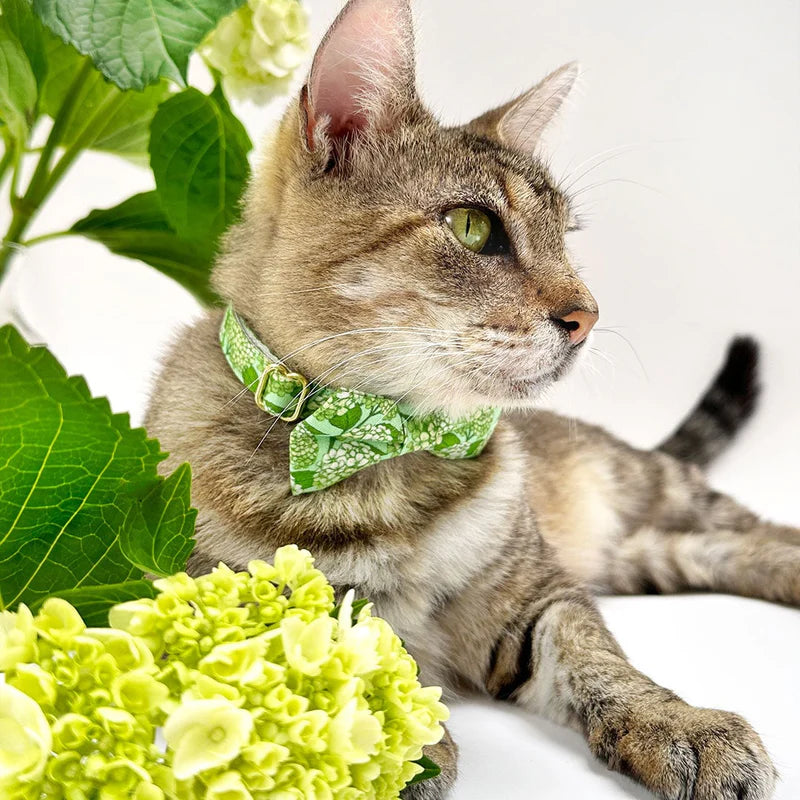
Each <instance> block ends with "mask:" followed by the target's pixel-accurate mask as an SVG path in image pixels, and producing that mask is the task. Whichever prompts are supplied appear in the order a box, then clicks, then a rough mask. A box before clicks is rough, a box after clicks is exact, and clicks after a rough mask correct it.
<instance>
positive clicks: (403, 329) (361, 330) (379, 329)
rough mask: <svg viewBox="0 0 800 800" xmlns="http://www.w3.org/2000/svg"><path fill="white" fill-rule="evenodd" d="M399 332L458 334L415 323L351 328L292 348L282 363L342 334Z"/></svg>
mask: <svg viewBox="0 0 800 800" xmlns="http://www.w3.org/2000/svg"><path fill="white" fill-rule="evenodd" d="M398 332H402V333H420V334H423V333H436V334H439V335H441V334H447V333H450V334H457V331H449V330H444V329H442V328H426V327H420V326H413V325H411V326H403V325H387V326H381V327H375V328H354V329H352V330H349V331H342V332H340V333H331V334H328V335H326V336H321V337H320V338H319V339H315V340H314V341H313V342H308V343H307V344H304V345H303V346H302V347H298V348H297V349H296V350H292V352H290V353H287V354H286V355H285V356H284V357H283V358H281V360H280V363H281V364H284V365H285V364H286V362H287V361H288V359H290V358H292V357H294V356H296V355H297V354H298V353H302V352H303V351H305V350H308V349H309V348H311V347H317V346H318V345H320V344H323V343H325V342H329V341H331V340H333V339H338V338H340V337H342V336H354V335H355V334H359V333H387V334H389V333H398Z"/></svg>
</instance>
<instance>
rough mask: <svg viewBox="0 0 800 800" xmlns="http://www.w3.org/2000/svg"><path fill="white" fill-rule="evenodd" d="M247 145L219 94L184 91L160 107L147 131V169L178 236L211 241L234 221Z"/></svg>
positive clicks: (249, 145) (245, 173)
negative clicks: (151, 174)
mask: <svg viewBox="0 0 800 800" xmlns="http://www.w3.org/2000/svg"><path fill="white" fill-rule="evenodd" d="M251 148H252V143H251V141H250V138H249V137H248V135H247V132H246V131H245V129H244V127H243V126H242V124H241V122H239V120H238V119H237V118H236V117H235V116H234V115H233V114H232V113H231V110H230V108H229V107H228V104H227V102H226V101H225V97H224V96H223V94H222V91H221V90H220V89H219V88H217V89H216V90H215V91H214V92H213V93H212V94H211V95H210V96H209V95H204V94H203V93H202V92H199V91H197V89H186V90H185V91H183V92H180V93H179V94H176V95H174V96H173V97H170V98H169V100H167V101H166V102H164V103H162V104H161V106H159V109H158V111H157V112H156V115H155V117H154V118H153V122H152V124H151V126H150V166H151V167H152V169H153V175H154V176H155V179H156V188H157V190H158V194H159V198H160V200H161V206H162V208H163V209H164V213H165V214H166V216H167V219H168V220H169V221H170V223H171V225H172V227H173V228H174V229H175V230H176V231H177V232H178V234H179V235H180V236H181V237H182V238H184V239H188V240H192V241H203V240H210V241H216V239H217V237H218V236H219V235H220V234H221V233H222V231H224V230H225V229H226V228H227V227H228V226H229V225H230V224H231V223H232V222H234V221H235V220H236V219H237V217H238V212H239V201H240V199H241V196H242V192H243V191H244V187H245V184H246V183H247V178H248V176H249V174H250V166H249V164H248V161H247V154H248V152H249V151H250V149H251Z"/></svg>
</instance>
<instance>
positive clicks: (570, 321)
mask: <svg viewBox="0 0 800 800" xmlns="http://www.w3.org/2000/svg"><path fill="white" fill-rule="evenodd" d="M599 318H600V316H599V314H597V313H596V312H594V311H570V313H569V314H565V315H564V316H563V317H554V318H553V322H555V323H556V325H558V326H559V327H560V328H563V329H564V330H565V331H567V333H569V340H570V342H572V344H576V345H577V344H580V343H581V342H582V341H584V340H585V339H586V337H587V336H588V335H589V331H591V330H592V328H594V326H595V323H596V322H597V320H598V319H599Z"/></svg>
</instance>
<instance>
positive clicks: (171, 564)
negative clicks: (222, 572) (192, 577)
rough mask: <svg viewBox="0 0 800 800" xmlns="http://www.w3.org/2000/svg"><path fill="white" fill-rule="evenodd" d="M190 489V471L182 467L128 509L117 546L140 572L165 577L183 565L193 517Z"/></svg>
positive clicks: (190, 543) (191, 541)
mask: <svg viewBox="0 0 800 800" xmlns="http://www.w3.org/2000/svg"><path fill="white" fill-rule="evenodd" d="M191 487H192V471H191V469H190V468H189V465H188V464H183V465H181V466H180V467H178V469H176V470H175V472H173V473H172V475H170V476H169V477H168V478H167V479H166V480H164V481H159V482H158V483H157V484H156V485H155V486H153V487H152V488H150V489H149V490H148V491H147V492H146V493H145V494H144V496H143V497H142V498H141V499H140V500H138V501H137V502H135V503H134V504H133V505H132V506H131V509H130V511H129V512H128V516H127V518H126V520H125V525H124V526H123V528H122V531H121V537H120V546H121V547H122V552H123V553H124V554H125V557H126V558H127V559H128V561H130V562H131V563H132V564H135V565H136V566H137V567H139V569H141V570H142V571H144V572H149V573H152V574H153V575H160V576H162V577H166V576H167V575H172V574H173V573H175V572H180V571H181V570H182V569H183V568H184V567H185V566H186V561H187V559H188V558H189V555H190V554H191V552H192V548H193V547H194V539H193V538H192V537H193V534H194V521H195V518H196V517H197V509H195V508H192V506H191V503H190V502H189V496H190V493H191Z"/></svg>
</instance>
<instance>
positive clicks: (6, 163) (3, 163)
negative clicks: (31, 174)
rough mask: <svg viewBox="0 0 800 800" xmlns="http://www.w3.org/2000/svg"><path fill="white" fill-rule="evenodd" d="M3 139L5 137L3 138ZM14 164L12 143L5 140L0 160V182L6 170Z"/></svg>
mask: <svg viewBox="0 0 800 800" xmlns="http://www.w3.org/2000/svg"><path fill="white" fill-rule="evenodd" d="M4 138H5V137H4ZM13 162H14V143H13V142H11V141H10V140H9V139H6V140H5V142H3V157H2V158H0V181H2V180H3V178H4V177H5V175H6V172H7V171H8V168H9V167H10V166H11V164H12V163H13Z"/></svg>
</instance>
